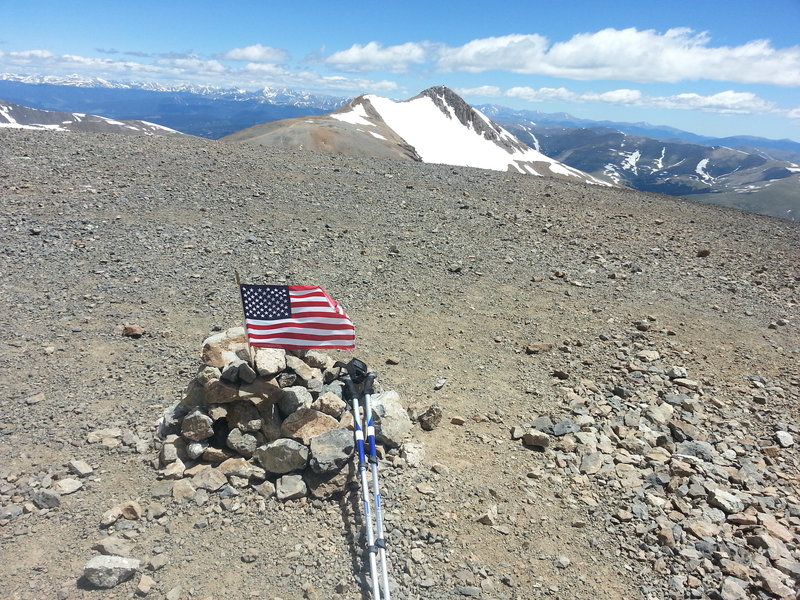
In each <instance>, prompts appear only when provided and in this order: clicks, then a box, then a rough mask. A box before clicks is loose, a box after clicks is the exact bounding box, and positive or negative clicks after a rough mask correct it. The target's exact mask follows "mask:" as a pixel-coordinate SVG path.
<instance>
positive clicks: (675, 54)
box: [436, 28, 800, 86]
mask: <svg viewBox="0 0 800 600" xmlns="http://www.w3.org/2000/svg"><path fill="white" fill-rule="evenodd" d="M710 43H711V38H710V37H709V36H708V35H707V34H706V33H697V32H694V31H692V30H691V29H687V28H674V29H669V30H667V31H666V32H665V33H658V32H656V31H654V30H638V29H635V28H628V29H603V30H601V31H597V32H593V33H579V34H577V35H574V36H573V37H572V38H570V39H569V40H567V41H564V42H557V43H554V44H552V45H550V44H549V42H548V40H547V39H546V38H544V37H542V36H540V35H537V34H532V35H519V34H514V35H506V36H500V37H491V38H483V39H478V40H472V41H470V42H468V43H466V44H464V45H463V46H459V47H455V48H440V49H439V51H438V59H437V61H436V64H437V66H438V67H439V68H440V69H442V70H445V71H468V72H481V71H488V70H495V69H501V70H506V71H511V72H515V73H525V74H540V75H551V76H555V77H565V78H568V79H579V80H630V81H641V82H654V81H661V82H673V83H674V82H678V81H686V80H696V79H709V80H716V81H732V82H740V83H768V84H773V85H786V86H795V85H800V46H791V47H788V48H782V49H776V48H773V47H772V45H771V44H770V42H769V41H768V40H754V41H751V42H747V43H746V44H742V45H740V46H716V47H714V46H711V45H710Z"/></svg>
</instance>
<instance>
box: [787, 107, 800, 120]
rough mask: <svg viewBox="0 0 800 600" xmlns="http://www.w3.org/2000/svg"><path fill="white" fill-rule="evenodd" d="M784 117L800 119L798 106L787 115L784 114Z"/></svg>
mask: <svg viewBox="0 0 800 600" xmlns="http://www.w3.org/2000/svg"><path fill="white" fill-rule="evenodd" d="M786 116H787V117H789V118H790V119H800V106H798V107H797V108H793V109H792V110H790V111H789V112H788V113H786Z"/></svg>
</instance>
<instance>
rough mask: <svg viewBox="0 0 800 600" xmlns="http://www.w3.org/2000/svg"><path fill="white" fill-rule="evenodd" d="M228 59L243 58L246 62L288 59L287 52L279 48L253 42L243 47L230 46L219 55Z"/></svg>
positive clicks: (275, 61) (269, 61)
mask: <svg viewBox="0 0 800 600" xmlns="http://www.w3.org/2000/svg"><path fill="white" fill-rule="evenodd" d="M220 58H226V59H228V60H245V61H248V62H264V63H280V62H286V61H287V60H289V54H288V53H287V52H286V51H285V50H282V49H280V48H273V47H272V46H262V45H261V44H253V45H252V46H245V47H244V48H232V49H231V50H228V51H227V52H225V53H224V54H222V55H221V56H220Z"/></svg>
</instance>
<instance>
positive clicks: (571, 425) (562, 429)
mask: <svg viewBox="0 0 800 600" xmlns="http://www.w3.org/2000/svg"><path fill="white" fill-rule="evenodd" d="M580 430H581V428H580V427H579V426H578V425H577V423H575V422H573V421H570V420H569V419H564V420H563V421H560V422H558V423H556V424H555V425H553V435H555V436H558V437H561V436H562V435H567V434H568V433H575V432H576V431H580Z"/></svg>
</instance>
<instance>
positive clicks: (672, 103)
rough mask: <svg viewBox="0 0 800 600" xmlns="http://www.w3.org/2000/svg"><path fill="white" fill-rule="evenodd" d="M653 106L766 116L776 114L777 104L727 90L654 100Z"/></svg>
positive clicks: (748, 93)
mask: <svg viewBox="0 0 800 600" xmlns="http://www.w3.org/2000/svg"><path fill="white" fill-rule="evenodd" d="M653 104H654V105H656V106H663V107H664V108H683V109H690V110H702V111H709V112H719V113H739V114H766V113H771V112H776V111H777V110H778V109H777V108H776V106H775V103H773V102H770V101H768V100H764V99H763V98H760V97H758V96H757V95H756V94H753V93H751V92H734V91H732V90H727V91H724V92H719V93H717V94H712V95H710V96H701V95H700V94H694V93H683V94H676V95H674V96H666V97H658V98H653Z"/></svg>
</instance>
